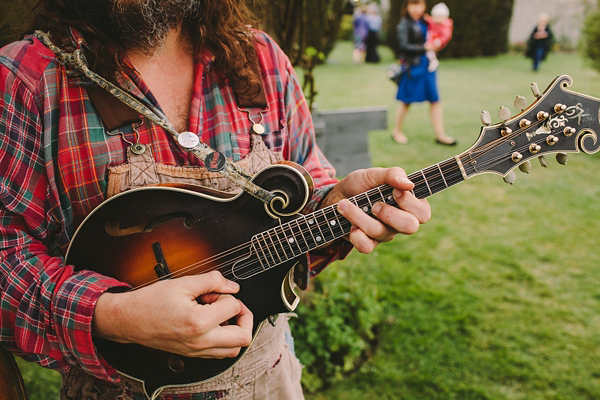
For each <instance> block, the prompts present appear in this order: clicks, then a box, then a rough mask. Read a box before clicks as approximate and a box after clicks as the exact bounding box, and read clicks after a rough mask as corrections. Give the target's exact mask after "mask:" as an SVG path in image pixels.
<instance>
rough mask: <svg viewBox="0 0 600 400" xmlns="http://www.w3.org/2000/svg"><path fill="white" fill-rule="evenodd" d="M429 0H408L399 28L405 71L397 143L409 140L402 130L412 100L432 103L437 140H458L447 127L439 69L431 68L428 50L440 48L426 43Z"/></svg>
mask: <svg viewBox="0 0 600 400" xmlns="http://www.w3.org/2000/svg"><path fill="white" fill-rule="evenodd" d="M425 9H426V4H425V0H408V1H407V3H406V5H405V7H404V10H403V12H402V14H403V17H402V19H401V20H400V23H399V24H398V27H397V35H398V42H399V50H400V54H399V58H400V62H401V63H402V64H403V65H404V67H405V72H404V73H403V74H402V76H401V77H400V79H399V81H398V92H397V94H396V99H397V100H398V101H399V104H398V109H397V112H396V126H395V128H394V132H393V134H392V139H393V140H394V141H396V142H397V143H402V144H404V143H407V142H408V138H407V137H406V135H405V134H404V132H403V131H402V126H403V125H404V120H405V118H406V113H407V111H408V108H409V107H410V105H411V104H412V103H420V102H423V101H428V102H429V103H430V104H431V107H430V113H431V122H432V124H433V130H434V132H435V141H436V143H439V144H443V145H449V146H451V145H455V144H456V140H455V139H454V138H452V137H450V136H448V135H447V134H446V132H445V130H444V122H443V118H442V105H441V103H440V96H439V92H438V88H437V75H436V73H437V71H431V72H430V71H428V68H427V67H428V65H429V60H428V59H427V56H426V55H425V53H426V52H427V51H430V50H433V51H437V50H439V49H438V48H436V47H435V46H434V45H433V44H430V43H425V38H426V37H427V22H425V19H424V18H423V17H424V15H425Z"/></svg>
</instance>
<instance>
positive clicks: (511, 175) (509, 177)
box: [504, 171, 517, 185]
mask: <svg viewBox="0 0 600 400" xmlns="http://www.w3.org/2000/svg"><path fill="white" fill-rule="evenodd" d="M516 180H517V175H516V174H515V172H514V171H510V172H509V173H508V174H507V175H506V176H505V177H504V182H506V183H508V184H510V185H512V184H514V183H515V181H516Z"/></svg>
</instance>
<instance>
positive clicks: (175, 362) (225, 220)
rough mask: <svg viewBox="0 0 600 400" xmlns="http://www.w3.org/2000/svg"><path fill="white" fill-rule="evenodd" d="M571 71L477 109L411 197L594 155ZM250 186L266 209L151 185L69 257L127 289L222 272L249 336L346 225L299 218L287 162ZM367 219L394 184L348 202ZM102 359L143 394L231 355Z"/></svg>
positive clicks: (300, 186) (90, 230)
mask: <svg viewBox="0 0 600 400" xmlns="http://www.w3.org/2000/svg"><path fill="white" fill-rule="evenodd" d="M571 83H572V81H571V78H570V77H569V76H566V75H563V76H560V77H558V78H556V79H555V80H554V81H553V82H552V83H551V84H550V85H549V86H548V88H547V89H546V90H545V91H544V92H543V93H540V91H539V89H538V88H537V85H535V84H532V91H533V94H534V96H535V97H536V99H535V101H534V102H533V104H531V105H529V106H527V104H526V101H525V99H524V98H522V97H518V98H517V100H515V105H516V107H517V108H518V109H519V110H520V112H519V113H518V114H517V115H515V116H512V117H511V115H510V112H509V111H508V109H506V108H501V109H500V112H499V117H500V119H501V120H502V122H501V123H497V124H494V125H492V124H491V117H490V115H489V113H488V112H483V113H482V118H481V119H482V122H483V123H484V125H485V126H483V127H482V129H481V132H480V134H479V137H478V139H477V141H476V142H475V144H474V145H473V146H471V148H469V149H468V150H466V151H465V152H463V153H461V154H459V155H456V156H454V157H452V158H449V159H447V160H445V161H442V162H440V163H438V164H435V165H433V166H430V167H427V168H425V169H422V170H420V171H417V172H415V173H413V174H411V175H410V176H409V179H410V180H411V181H412V182H413V183H414V184H415V187H414V189H413V192H414V194H415V195H416V196H417V197H418V198H426V197H429V196H431V195H433V194H435V193H438V192H441V191H442V190H445V189H447V188H449V187H451V186H454V185H457V184H458V183H461V182H463V181H465V180H467V179H469V178H471V177H473V176H476V175H479V174H483V173H493V174H498V175H501V176H504V179H505V180H506V181H507V182H509V183H512V182H514V179H513V177H514V172H513V170H514V169H515V168H517V167H519V168H520V169H521V170H523V171H524V172H527V171H528V169H529V168H530V165H531V164H530V160H531V159H533V158H537V157H541V161H542V162H543V163H544V162H545V159H544V158H543V156H544V155H546V154H552V153H556V154H557V160H558V161H559V162H560V163H562V164H564V163H566V161H567V158H566V157H567V156H566V153H579V152H585V153H588V154H592V153H595V152H597V151H598V150H599V148H600V143H599V141H598V133H597V132H598V129H599V128H600V125H599V123H600V121H599V118H600V99H597V98H594V97H590V96H586V95H583V94H579V93H575V92H572V91H569V90H568V89H567V87H568V86H570V85H571ZM253 182H254V183H256V184H258V185H259V186H261V187H263V188H264V189H267V190H269V191H271V192H273V193H274V194H276V197H275V199H274V200H273V201H271V202H270V203H269V204H265V203H262V202H261V201H259V200H257V199H255V198H254V197H252V196H250V195H247V194H245V193H240V194H236V195H232V194H226V193H222V192H217V191H214V190H209V189H204V188H203V189H200V188H197V187H193V186H184V187H174V186H166V187H165V186H154V187H144V188H139V189H134V190H130V191H127V192H124V193H121V194H120V195H117V196H114V197H112V198H110V199H108V200H106V201H105V202H103V203H102V204H101V205H100V206H98V207H97V208H96V209H94V210H93V211H92V212H91V213H90V214H89V215H88V216H87V218H86V219H85V220H84V221H83V223H82V224H81V225H80V226H79V228H78V230H77V231H76V233H75V235H74V237H73V240H72V241H71V244H70V246H69V249H68V251H67V255H66V262H67V263H68V264H73V265H74V266H75V267H76V269H77V270H82V269H91V270H94V271H96V272H99V273H101V274H104V275H107V276H111V277H114V278H116V279H119V280H122V281H125V282H127V283H129V284H130V285H131V286H132V287H133V288H134V289H133V290H135V289H136V288H140V287H143V286H146V285H150V284H152V283H153V282H156V281H157V280H161V279H170V278H175V277H179V276H183V275H189V274H201V273H205V272H208V271H212V270H218V271H220V272H221V273H222V274H223V275H224V276H225V277H226V278H228V279H231V280H234V281H236V282H238V283H239V284H240V291H239V293H238V294H237V295H236V297H238V298H239V299H240V300H242V301H243V302H244V303H245V304H246V306H247V307H248V308H249V309H250V310H251V311H252V312H253V314H254V321H255V323H254V327H253V328H254V335H256V333H257V332H258V330H259V329H260V326H261V324H262V323H264V321H265V320H266V319H267V318H268V317H269V316H271V315H273V314H277V313H281V312H288V311H291V310H293V309H294V308H295V307H296V305H297V304H298V301H299V297H298V295H297V288H298V287H300V288H301V289H304V288H305V285H306V279H307V276H308V270H307V263H306V259H305V255H306V253H308V252H309V251H311V250H314V249H316V248H318V247H321V246H323V245H324V244H327V243H330V242H332V241H334V240H336V239H338V238H342V237H344V236H345V235H347V234H348V233H349V232H350V228H351V224H350V223H349V221H347V220H346V219H345V218H343V217H342V216H341V215H340V214H339V213H338V212H337V210H336V206H335V205H334V206H329V207H326V208H323V209H320V210H317V211H315V212H312V213H310V214H306V215H303V214H301V213H300V212H301V210H302V209H303V208H304V206H305V205H306V204H307V202H308V200H309V199H310V198H311V192H312V183H311V179H310V176H309V175H308V173H307V172H306V171H305V170H304V169H303V168H302V167H300V166H298V165H295V164H293V163H289V162H286V163H282V164H276V165H272V166H270V167H267V168H265V169H264V170H262V171H261V172H259V173H258V174H257V175H256V176H254V178H253ZM350 201H352V202H353V203H354V204H356V205H357V206H358V207H360V208H361V209H363V210H364V211H365V212H366V213H369V214H370V213H371V208H372V206H373V205H374V204H375V203H376V202H385V203H387V204H391V205H394V206H395V205H396V203H395V201H394V198H393V196H392V188H391V187H390V186H388V185H383V186H379V187H376V188H374V189H371V190H369V191H367V192H365V193H362V194H359V195H357V196H355V197H353V198H351V199H350ZM95 343H96V345H97V347H98V349H99V351H100V353H101V354H102V355H103V356H104V357H105V359H106V360H107V361H108V362H109V363H110V364H111V365H112V366H113V367H115V368H116V369H117V370H118V371H119V372H120V373H122V374H124V375H126V376H129V377H131V378H134V379H136V380H139V381H141V382H142V383H143V384H144V388H145V390H146V393H147V394H148V393H149V394H157V393H158V391H160V390H161V389H162V388H164V387H173V386H179V385H185V384H190V383H197V382H201V381H204V380H207V379H210V378H213V377H215V376H218V375H219V374H221V373H222V372H224V371H226V370H228V369H229V368H230V367H232V366H233V365H234V364H236V363H237V362H238V361H239V359H240V358H241V357H243V355H244V354H245V352H246V351H247V348H244V349H242V351H241V352H240V354H239V355H238V356H237V357H235V358H225V359H220V360H219V359H203V358H190V357H183V356H180V355H176V354H170V353H167V352H163V351H159V350H155V349H151V348H147V347H144V346H141V345H135V344H121V343H115V342H111V341H105V340H97V341H96V342H95Z"/></svg>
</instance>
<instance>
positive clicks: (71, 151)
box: [0, 31, 349, 381]
mask: <svg viewBox="0 0 600 400" xmlns="http://www.w3.org/2000/svg"><path fill="white" fill-rule="evenodd" d="M72 36H73V39H74V43H75V40H76V39H77V36H78V33H77V32H75V31H72ZM256 36H257V51H258V58H259V62H260V64H261V67H262V68H261V70H262V75H263V76H262V77H263V82H264V88H265V91H266V94H267V100H268V104H269V108H268V110H267V111H266V113H265V114H264V121H263V125H264V126H265V127H266V130H267V132H268V134H266V135H265V136H264V141H265V143H266V144H267V146H268V147H269V148H270V149H271V150H274V151H281V152H282V154H283V155H284V157H285V158H286V159H288V160H291V161H295V162H297V163H299V164H302V165H303V166H304V167H305V168H306V169H307V170H308V171H309V172H310V174H311V175H312V177H313V179H314V181H315V186H316V187H317V188H318V189H319V190H317V191H316V193H315V196H314V197H313V199H312V201H311V203H310V205H309V206H308V211H310V210H313V209H315V208H316V207H317V205H318V204H319V202H320V201H321V199H322V198H323V196H324V195H325V194H326V193H327V191H328V189H330V187H331V185H333V184H335V182H336V180H335V178H334V176H335V171H334V169H333V168H332V166H331V165H330V164H329V162H328V161H327V160H326V159H325V157H324V156H323V154H322V153H321V151H320V150H319V148H318V147H317V146H316V143H315V136H314V130H313V125H312V120H311V116H310V113H309V110H308V107H307V105H306V101H305V99H304V96H303V94H302V90H301V88H300V86H299V83H298V80H297V77H296V75H295V73H294V70H293V68H292V66H291V64H290V62H289V60H288V58H287V57H286V56H285V55H284V54H283V52H282V51H281V50H280V49H279V47H277V45H276V44H275V43H274V42H273V41H272V40H271V39H270V38H269V37H267V36H266V35H265V34H263V33H261V32H257V33H256ZM195 68H196V70H195V76H196V79H195V86H194V93H193V101H192V103H191V108H190V126H189V129H190V130H191V131H192V132H195V133H198V134H199V135H200V136H201V138H202V140H203V141H204V142H205V143H208V144H209V145H210V146H211V147H213V148H214V149H216V150H218V151H220V152H222V153H224V154H225V155H226V156H227V157H229V158H230V159H232V160H234V161H237V160H239V159H241V158H242V157H244V156H245V155H246V154H248V152H249V151H250V134H249V132H250V128H251V124H252V123H251V122H250V120H249V119H248V115H247V113H245V112H243V111H240V110H238V108H237V104H236V102H235V97H234V92H233V91H232V89H231V87H230V86H228V84H227V82H224V81H223V80H222V79H219V75H218V74H217V73H216V71H214V70H213V68H212V57H211V56H210V54H205V55H204V56H202V57H199V60H198V62H197V63H196V66H195ZM119 84H120V85H121V86H122V87H123V88H124V89H126V90H128V91H129V92H130V93H132V94H134V95H136V96H138V97H139V98H141V99H144V100H145V101H146V102H147V104H148V105H149V106H150V107H151V108H153V109H154V110H156V111H157V112H160V109H159V106H158V104H157V102H156V100H155V98H154V97H153V96H152V94H151V93H150V91H149V90H148V88H147V87H146V86H145V84H144V82H143V81H142V80H141V78H140V76H139V75H138V74H137V73H136V72H135V71H133V69H132V70H131V71H129V72H127V73H125V74H123V75H122V76H121V77H120V81H119ZM0 94H1V95H0V289H1V302H0V343H1V344H2V345H3V346H5V347H7V348H8V349H10V350H11V351H13V352H14V353H16V354H18V355H20V356H22V357H23V358H25V359H27V360H30V361H34V362H37V363H39V364H40V365H42V366H45V367H49V368H53V369H57V370H60V371H62V372H65V371H67V370H68V369H69V368H70V367H71V366H72V365H75V366H78V367H79V368H82V369H83V370H84V371H86V372H87V373H89V374H92V375H94V376H96V377H98V378H101V379H108V380H113V381H114V380H116V379H117V375H116V373H115V371H114V369H112V368H111V367H110V366H109V365H108V364H107V363H106V362H105V361H104V360H103V359H102V357H101V355H99V354H98V353H97V351H96V349H95V347H94V344H93V342H92V335H91V332H92V328H91V320H92V313H93V310H94V306H95V304H96V301H97V299H98V297H99V296H100V295H101V294H102V293H104V291H106V290H110V289H115V288H120V287H126V286H127V285H126V284H125V283H123V282H119V281H116V280H115V279H112V278H108V277H106V276H102V275H99V274H97V273H94V272H89V271H82V272H77V273H74V271H73V268H72V266H69V265H64V262H63V256H64V254H65V251H66V249H67V247H68V244H69V241H70V239H71V238H72V236H73V234H74V232H75V230H76V229H77V226H78V225H79V224H80V223H81V222H82V220H83V219H84V218H85V216H86V215H87V214H88V213H89V212H90V211H91V210H93V209H94V208H95V207H96V206H98V205H99V204H100V203H101V202H102V201H103V200H104V199H105V190H106V186H107V181H106V179H107V169H108V167H110V166H115V165H120V164H123V163H125V162H127V159H126V147H127V144H126V143H125V142H124V141H123V140H122V139H121V138H120V137H119V136H118V135H117V136H109V135H107V134H106V132H105V130H104V128H103V126H102V122H101V120H100V119H99V117H98V115H97V114H96V112H95V110H94V107H93V105H92V103H91V102H90V100H89V98H88V97H87V94H86V91H85V88H84V87H83V86H82V85H81V84H80V83H78V82H77V80H76V79H74V78H73V77H72V76H69V75H68V74H67V71H66V70H65V67H64V66H62V65H61V64H59V63H58V62H57V60H56V58H55V57H54V55H53V53H52V52H51V51H50V50H48V49H47V48H46V47H45V46H44V45H43V44H41V43H40V42H39V41H38V40H37V39H35V38H33V37H28V38H25V39H24V40H23V41H20V42H16V43H13V44H11V45H8V46H6V47H5V48H3V49H2V50H0ZM249 111H250V112H251V114H252V116H253V117H254V119H256V118H258V116H259V112H260V110H259V109H251V110H249ZM120 130H121V131H122V132H124V134H125V135H126V136H127V135H130V136H127V137H129V138H133V134H132V128H131V127H123V128H122V129H120ZM138 130H139V133H140V141H141V143H144V144H151V145H152V148H153V152H154V157H155V159H156V162H159V163H163V164H169V165H196V164H198V163H199V162H198V160H196V159H194V158H193V157H192V156H190V155H188V154H187V153H184V152H182V151H181V149H180V148H179V147H178V146H177V145H176V144H175V143H174V142H173V141H172V139H171V138H170V136H169V135H168V133H166V132H165V131H164V130H163V129H162V128H160V127H158V126H156V125H154V124H152V123H148V122H146V121H145V122H144V124H143V125H142V126H141V127H139V128H138ZM328 250H329V251H328V252H323V253H321V254H317V253H316V252H315V254H312V255H311V260H312V262H313V263H314V265H315V266H316V268H315V270H313V275H314V274H316V273H317V272H318V271H320V270H321V269H322V268H323V267H324V265H326V264H327V263H328V262H331V261H332V260H334V259H337V258H340V257H343V256H344V255H345V254H346V253H347V252H348V251H349V249H348V246H347V245H344V246H338V247H337V250H336V251H334V252H331V248H330V249H328Z"/></svg>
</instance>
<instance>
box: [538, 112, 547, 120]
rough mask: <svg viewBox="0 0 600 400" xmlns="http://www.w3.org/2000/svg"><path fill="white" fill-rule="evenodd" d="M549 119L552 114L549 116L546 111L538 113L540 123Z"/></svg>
mask: <svg viewBox="0 0 600 400" xmlns="http://www.w3.org/2000/svg"><path fill="white" fill-rule="evenodd" d="M548 117H550V114H548V113H547V112H546V111H540V112H539V113H537V119H538V121H543V120H545V119H548Z"/></svg>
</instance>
